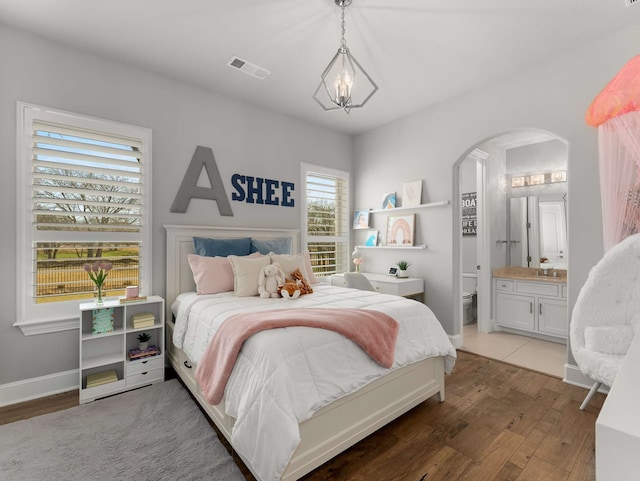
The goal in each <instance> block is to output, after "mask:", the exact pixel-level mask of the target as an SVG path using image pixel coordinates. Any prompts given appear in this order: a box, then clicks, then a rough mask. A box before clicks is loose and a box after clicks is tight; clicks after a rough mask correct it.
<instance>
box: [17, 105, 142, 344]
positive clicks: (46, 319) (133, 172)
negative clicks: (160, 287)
mask: <svg viewBox="0 0 640 481" xmlns="http://www.w3.org/2000/svg"><path fill="white" fill-rule="evenodd" d="M17 130H18V139H17V144H18V151H17V161H18V169H17V171H18V216H17V218H18V225H17V226H16V227H17V228H16V232H17V254H18V257H17V275H16V279H17V281H18V283H17V294H18V299H17V307H18V308H17V320H16V323H15V325H17V326H18V327H20V328H21V329H22V330H23V332H24V333H25V334H38V333H42V332H51V331H57V330H64V329H71V328H77V327H78V321H77V315H78V314H77V310H78V303H79V300H84V301H86V300H88V299H90V298H92V297H93V292H94V288H95V286H94V285H93V283H92V282H91V280H90V279H89V276H88V275H87V273H86V272H85V270H84V265H85V263H93V262H94V261H96V260H105V261H106V260H108V261H110V262H111V263H112V264H113V266H114V267H113V269H112V270H111V271H110V272H109V275H108V276H107V280H106V282H105V284H104V288H105V289H106V291H107V296H110V295H111V296H114V295H121V294H122V293H123V292H124V288H125V287H126V286H127V285H139V286H140V288H141V291H142V293H143V294H144V293H147V292H148V293H150V292H151V287H152V286H151V279H152V277H151V262H150V260H151V242H150V233H151V222H150V221H151V202H150V200H151V182H150V181H151V174H150V170H151V131H150V130H149V129H145V128H141V127H135V126H131V125H126V124H121V123H117V122H111V121H107V120H101V119H96V118H91V117H86V116H81V115H77V114H73V113H69V112H63V111H58V110H53V109H48V108H45V107H39V106H35V105H30V104H26V103H22V102H19V103H18V129H17Z"/></svg>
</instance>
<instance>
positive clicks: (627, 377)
mask: <svg viewBox="0 0 640 481" xmlns="http://www.w3.org/2000/svg"><path fill="white" fill-rule="evenodd" d="M639 366H640V336H635V338H634V340H633V342H632V343H631V347H629V351H627V356H626V357H625V359H624V362H623V363H622V367H621V368H620V371H618V374H617V376H616V380H615V382H614V383H613V386H612V387H611V389H610V391H609V394H608V395H607V399H606V400H605V401H604V405H603V406H602V409H600V414H599V415H598V419H597V420H596V479H597V480H598V481H608V480H612V481H637V479H638V470H639V469H640V463H639V462H638V453H640V410H639V409H638V399H639V398H640V376H639V372H638V371H639Z"/></svg>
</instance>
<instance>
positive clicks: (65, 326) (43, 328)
mask: <svg viewBox="0 0 640 481" xmlns="http://www.w3.org/2000/svg"><path fill="white" fill-rule="evenodd" d="M13 326H14V327H19V328H20V330H21V331H22V333H23V334H24V335H25V336H35V335H37V334H50V333H52V332H60V331H70V330H71V329H78V318H77V317H75V318H72V319H47V320H42V321H22V322H20V321H17V322H14V323H13Z"/></svg>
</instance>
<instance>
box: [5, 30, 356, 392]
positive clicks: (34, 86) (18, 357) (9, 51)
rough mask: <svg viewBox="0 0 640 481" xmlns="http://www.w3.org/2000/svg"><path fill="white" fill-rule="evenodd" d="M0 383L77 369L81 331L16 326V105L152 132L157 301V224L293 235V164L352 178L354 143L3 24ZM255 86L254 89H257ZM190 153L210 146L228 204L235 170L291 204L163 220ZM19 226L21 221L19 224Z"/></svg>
mask: <svg viewBox="0 0 640 481" xmlns="http://www.w3.org/2000/svg"><path fill="white" fill-rule="evenodd" d="M0 65H2V71H1V73H0V135H1V136H2V142H0V159H1V160H0V161H1V162H2V176H0V186H1V187H0V206H1V207H0V208H1V209H2V211H1V212H2V226H3V228H2V229H1V230H0V245H1V246H2V247H1V251H0V262H1V265H2V267H3V269H2V270H3V276H2V278H1V280H0V301H1V302H0V305H2V310H1V311H0V366H2V369H1V370H0V386H1V385H2V384H5V383H10V382H14V381H19V380H24V379H29V378H34V377H38V376H45V375H48V374H52V373H57V372H63V371H67V370H73V369H77V368H78V334H77V331H64V332H58V333H53V334H42V335H36V336H29V337H25V336H24V335H23V334H22V331H20V330H19V329H18V328H16V327H12V324H13V322H14V321H15V320H16V319H15V316H16V290H15V282H14V272H15V269H16V263H15V252H16V248H15V243H16V240H15V239H16V237H15V226H16V222H17V219H16V201H15V199H16V162H15V156H16V143H15V138H16V101H17V100H22V101H25V102H30V103H34V104H39V105H43V106H47V107H52V108H58V109H62V110H67V111H71V112H76V113H80V114H84V115H90V116H94V117H100V118H105V119H111V120H115V121H119V122H125V123H130V124H134V125H139V126H143V127H149V128H151V129H152V130H153V234H154V241H153V269H154V270H153V291H154V293H156V294H160V295H163V294H164V284H165V279H164V276H165V233H164V229H163V225H165V224H207V225H218V226H226V225H233V226H251V227H283V228H298V226H299V224H300V210H299V205H300V203H299V199H300V185H299V179H300V169H299V164H300V162H301V161H304V162H309V163H315V164H320V165H326V166H328V167H333V168H340V169H344V170H347V171H351V159H352V140H351V139H350V138H349V137H347V136H344V135H340V134H337V133H334V132H331V131H328V130H326V129H323V128H320V127H317V126H313V125H311V124H307V123H305V122H301V121H299V120H296V119H292V118H287V117H284V116H281V115H277V114H274V113H272V112H269V111H265V110H262V109H259V108H254V107H251V106H249V105H246V104H243V103H241V102H238V101H235V100H231V99H229V98H225V97H222V96H219V95H216V94H213V93H211V92H208V91H205V90H202V89H198V88H194V87H191V86H189V85H186V84H184V83H180V82H178V81H174V80H172V79H169V78H166V77H161V76H159V75H156V74H154V73H151V72H146V71H142V70H140V69H138V68H135V67H132V66H128V65H124V64H121V63H116V62H112V61H110V60H108V59H104V58H99V57H96V56H93V55H88V54H86V53H83V52H82V51H80V50H77V49H75V48H69V47H65V46H61V45H56V44H53V43H51V42H49V41H44V40H42V39H40V38H38V37H35V36H31V35H27V34H24V33H21V32H18V31H16V30H13V29H9V28H6V27H4V26H2V25H0ZM258 85H259V83H256V86H258ZM197 145H204V146H208V147H211V148H212V149H213V152H214V155H215V158H216V162H217V164H218V167H219V169H220V173H221V176H222V179H223V180H224V182H225V188H226V189H227V194H228V195H229V196H231V183H230V178H231V175H232V174H234V173H240V174H248V175H254V176H260V177H270V178H274V179H278V180H286V181H289V182H293V183H295V185H296V191H295V192H294V195H293V197H294V198H295V200H296V207H295V208H288V207H276V206H264V205H263V206H259V205H255V204H246V203H239V202H231V207H232V209H233V213H234V216H233V217H221V216H220V215H219V214H218V210H217V206H216V204H215V203H214V202H212V201H204V200H196V201H192V202H191V204H190V206H189V209H188V211H187V212H186V213H185V214H175V213H174V214H172V213H170V212H169V209H170V207H171V203H172V202H173V199H174V196H175V194H176V192H177V189H178V187H179V185H180V181H181V180H182V177H183V175H184V173H185V172H186V168H187V165H188V163H189V161H190V160H191V156H192V155H193V152H194V149H195V148H196V146H197ZM19 221H20V222H22V219H19Z"/></svg>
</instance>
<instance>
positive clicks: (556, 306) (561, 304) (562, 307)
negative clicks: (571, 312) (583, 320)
mask: <svg viewBox="0 0 640 481" xmlns="http://www.w3.org/2000/svg"><path fill="white" fill-rule="evenodd" d="M567 319H568V315H567V301H562V300H559V299H546V298H544V297H540V298H538V330H539V331H540V332H542V333H545V334H551V335H554V336H559V337H563V338H566V337H567V329H568V326H567Z"/></svg>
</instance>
